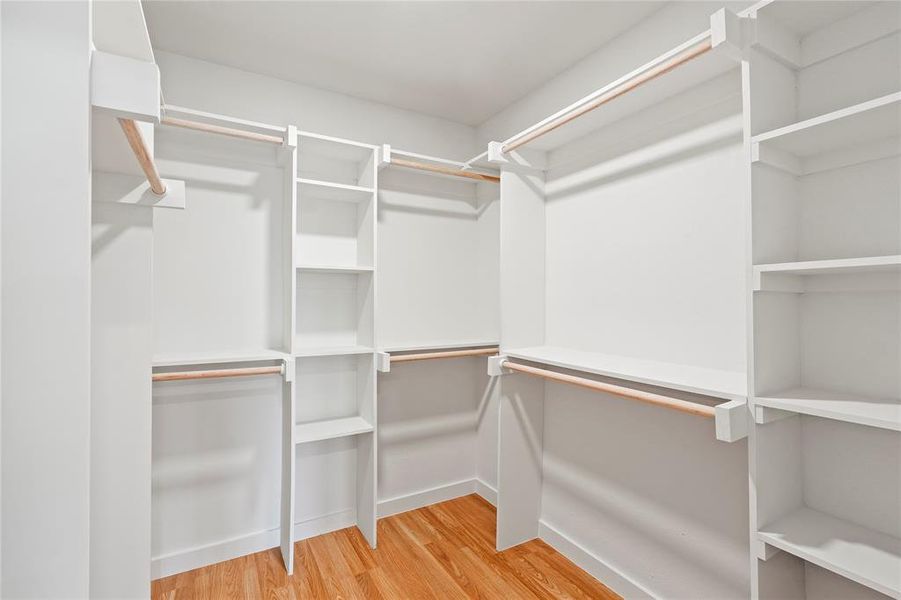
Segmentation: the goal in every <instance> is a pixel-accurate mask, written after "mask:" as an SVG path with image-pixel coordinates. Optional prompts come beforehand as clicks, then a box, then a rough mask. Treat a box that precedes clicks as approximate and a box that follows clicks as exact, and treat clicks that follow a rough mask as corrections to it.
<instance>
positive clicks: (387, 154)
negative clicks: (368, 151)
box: [379, 144, 391, 170]
mask: <svg viewBox="0 0 901 600" xmlns="http://www.w3.org/2000/svg"><path fill="white" fill-rule="evenodd" d="M390 164H391V144H382V148H381V150H379V170H382V169H384V168H385V167H387V166H388V165H390Z"/></svg>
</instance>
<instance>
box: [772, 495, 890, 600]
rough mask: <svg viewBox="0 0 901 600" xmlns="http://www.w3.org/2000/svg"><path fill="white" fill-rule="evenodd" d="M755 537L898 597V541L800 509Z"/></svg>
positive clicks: (827, 516) (811, 510)
mask: <svg viewBox="0 0 901 600" xmlns="http://www.w3.org/2000/svg"><path fill="white" fill-rule="evenodd" d="M757 536H758V539H760V541H762V542H766V543H767V544H770V545H772V546H775V547H776V548H779V549H781V550H784V551H786V552H788V553H790V554H793V555H795V556H798V557H800V558H803V559H804V560H806V561H808V562H811V563H813V564H815V565H818V566H820V567H823V568H824V569H828V570H830V571H833V572H835V573H838V574H839V575H841V576H843V577H847V578H848V579H851V580H853V581H856V582H857V583H860V584H862V585H865V586H867V587H870V588H873V589H874V590H876V591H878V592H881V593H883V594H888V595H889V596H892V597H894V598H899V597H901V540H899V539H898V538H895V537H892V536H889V535H885V534H883V533H878V532H876V531H872V530H870V529H866V528H864V527H860V526H858V525H854V524H853V523H849V522H848V521H844V520H842V519H837V518H835V517H832V516H829V515H827V514H825V513H822V512H819V511H816V510H813V509H810V508H806V507H805V508H801V509H799V510H796V511H794V512H792V513H790V514H789V515H787V516H785V517H782V518H781V519H778V520H777V521H776V522H774V523H772V524H770V525H767V526H766V527H764V528H763V530H762V531H760V532H759V533H758V534H757Z"/></svg>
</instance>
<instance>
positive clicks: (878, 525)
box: [743, 1, 901, 598]
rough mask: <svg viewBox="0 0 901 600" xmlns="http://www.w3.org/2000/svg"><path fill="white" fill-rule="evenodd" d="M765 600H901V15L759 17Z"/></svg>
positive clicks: (753, 170)
mask: <svg viewBox="0 0 901 600" xmlns="http://www.w3.org/2000/svg"><path fill="white" fill-rule="evenodd" d="M750 17H751V18H752V22H753V24H754V29H755V31H754V36H753V40H752V43H751V47H750V49H749V53H748V56H747V59H746V61H745V63H744V65H743V78H744V81H743V83H744V89H745V103H746V119H747V120H746V143H747V151H748V155H749V157H750V160H751V163H750V165H749V169H750V180H751V181H750V183H751V216H752V219H751V221H752V230H751V260H752V266H751V267H750V276H751V295H752V296H751V302H752V306H753V309H752V311H753V312H752V315H753V316H752V332H751V333H752V337H753V350H752V353H751V365H752V371H751V372H752V373H753V377H752V381H751V390H750V393H751V402H750V404H751V411H752V414H753V416H754V421H755V423H754V425H753V428H752V431H751V436H750V440H751V441H750V446H749V458H750V473H751V543H752V552H751V574H752V577H751V580H752V586H753V588H752V597H754V598H803V597H807V598H811V597H824V596H826V595H828V596H829V597H842V598H874V597H882V596H880V594H883V595H888V596H890V597H894V598H901V512H899V510H898V507H899V506H901V373H899V365H901V159H899V155H901V137H899V135H901V63H899V54H901V53H899V48H901V33H899V30H901V4H899V3H897V2H876V3H832V2H780V1H777V2H760V3H758V4H757V5H756V6H755V7H753V8H752V9H751V13H750Z"/></svg>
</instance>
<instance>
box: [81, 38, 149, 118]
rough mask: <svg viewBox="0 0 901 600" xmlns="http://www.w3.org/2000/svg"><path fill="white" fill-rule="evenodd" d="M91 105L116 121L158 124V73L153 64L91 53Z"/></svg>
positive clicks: (101, 53) (102, 53)
mask: <svg viewBox="0 0 901 600" xmlns="http://www.w3.org/2000/svg"><path fill="white" fill-rule="evenodd" d="M91 104H92V105H93V106H94V108H97V109H98V110H101V111H104V112H108V113H110V114H112V115H113V116H115V117H118V118H120V119H134V120H136V121H146V122H150V123H154V124H159V122H160V70H159V68H157V66H156V64H154V63H152V62H147V61H143V60H137V59H134V58H128V57H126V56H119V55H117V54H110V53H108V52H100V51H97V50H95V51H94V52H93V53H92V54H91Z"/></svg>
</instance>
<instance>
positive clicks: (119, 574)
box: [90, 189, 155, 599]
mask: <svg viewBox="0 0 901 600" xmlns="http://www.w3.org/2000/svg"><path fill="white" fill-rule="evenodd" d="M97 191H98V190H96V189H95V197H94V204H93V206H92V211H93V213H92V221H93V236H92V237H93V239H92V257H91V556H90V558H91V598H110V599H122V598H146V597H147V595H148V594H149V593H150V478H151V470H150V453H151V448H150V444H151V419H152V416H151V381H150V364H151V361H152V358H153V321H152V312H151V308H152V307H151V301H152V298H153V291H152V289H151V284H152V279H153V271H152V268H153V266H152V261H153V231H152V227H153V211H154V210H155V209H152V208H141V207H135V206H127V205H121V204H114V203H112V202H110V201H109V200H111V199H109V198H105V199H101V198H98V197H97V196H96V193H97ZM104 200H106V201H104Z"/></svg>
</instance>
